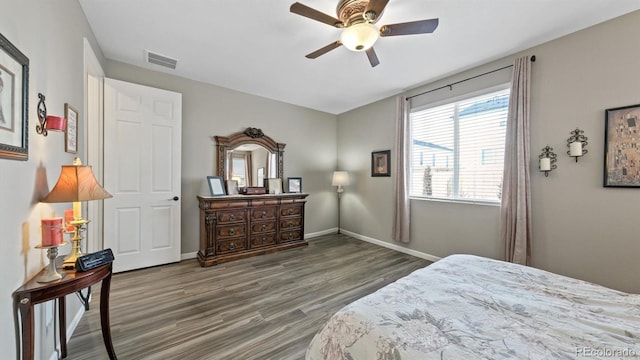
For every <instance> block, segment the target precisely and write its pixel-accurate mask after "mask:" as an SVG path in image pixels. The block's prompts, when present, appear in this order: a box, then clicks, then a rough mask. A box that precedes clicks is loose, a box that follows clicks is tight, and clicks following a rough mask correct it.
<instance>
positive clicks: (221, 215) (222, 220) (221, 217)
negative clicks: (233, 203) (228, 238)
mask: <svg viewBox="0 0 640 360" xmlns="http://www.w3.org/2000/svg"><path fill="white" fill-rule="evenodd" d="M216 217H217V219H218V224H227V223H233V222H243V221H245V219H246V218H247V211H246V210H245V209H242V210H228V211H222V210H221V211H218V212H217V213H216Z"/></svg>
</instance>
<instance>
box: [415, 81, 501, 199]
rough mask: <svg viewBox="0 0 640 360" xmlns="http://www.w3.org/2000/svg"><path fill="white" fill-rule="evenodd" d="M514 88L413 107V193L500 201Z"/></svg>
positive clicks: (442, 197) (423, 195)
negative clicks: (505, 143) (433, 105)
mask: <svg viewBox="0 0 640 360" xmlns="http://www.w3.org/2000/svg"><path fill="white" fill-rule="evenodd" d="M508 107H509V89H506V90H500V91H497V92H492V93H489V94H485V95H482V96H477V97H473V98H468V99H464V100H460V101H456V102H453V103H448V104H445V105H440V106H435V107H430V108H425V107H422V108H417V109H411V113H410V115H409V121H410V126H411V166H410V172H411V173H410V175H409V176H410V179H411V189H410V195H411V196H413V197H422V198H430V199H449V200H460V201H472V202H476V201H480V202H499V201H500V196H501V194H502V170H503V166H504V165H503V163H504V139H505V133H506V122H507V112H508Z"/></svg>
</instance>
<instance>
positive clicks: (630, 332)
mask: <svg viewBox="0 0 640 360" xmlns="http://www.w3.org/2000/svg"><path fill="white" fill-rule="evenodd" d="M584 358H607V359H612V358H613V359H627V358H638V359H640V295H636V294H627V293H623V292H619V291H615V290H612V289H608V288H605V287H602V286H598V285H595V284H591V283H587V282H584V281H580V280H576V279H572V278H568V277H564V276H560V275H557V274H553V273H549V272H546V271H543V270H539V269H535V268H531V267H525V266H520V265H515V264H511V263H506V262H502V261H498V260H492V259H487V258H483V257H478V256H473V255H451V256H448V257H446V258H444V259H442V260H440V261H438V262H436V263H434V264H431V265H429V266H427V267H425V268H423V269H420V270H417V271H415V272H413V273H412V274H410V275H408V276H406V277H404V278H402V279H400V280H398V281H396V282H394V283H392V284H389V285H388V286H386V287H384V288H382V289H380V290H378V291H377V292H375V293H373V294H371V295H368V296H366V297H363V298H361V299H359V300H357V301H355V302H353V303H351V304H349V305H347V306H346V307H344V308H343V309H341V310H340V311H339V312H337V313H336V314H335V315H334V316H333V317H332V318H331V319H330V320H329V322H328V323H327V324H326V325H325V327H324V328H323V329H322V330H321V331H320V332H318V333H317V334H316V335H315V337H314V338H313V340H312V342H311V344H310V345H309V348H308V349H307V355H306V359H307V360H319V359H325V360H329V359H331V360H332V359H345V360H347V359H348V360H359V359H361V360H374V359H380V360H408V359H415V360H425V359H455V360H458V359H584Z"/></svg>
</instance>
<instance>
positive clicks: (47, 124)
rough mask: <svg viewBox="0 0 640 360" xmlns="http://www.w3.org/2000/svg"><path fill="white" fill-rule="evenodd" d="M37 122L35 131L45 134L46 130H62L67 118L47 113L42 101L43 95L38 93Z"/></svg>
mask: <svg viewBox="0 0 640 360" xmlns="http://www.w3.org/2000/svg"><path fill="white" fill-rule="evenodd" d="M38 98H39V99H40V100H38V122H39V124H38V125H36V132H37V133H38V134H41V135H43V136H47V134H48V133H47V130H51V131H64V129H65V127H66V124H67V119H65V118H63V117H59V116H53V115H47V105H46V104H45V103H44V95H42V93H38Z"/></svg>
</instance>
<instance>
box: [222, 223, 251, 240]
mask: <svg viewBox="0 0 640 360" xmlns="http://www.w3.org/2000/svg"><path fill="white" fill-rule="evenodd" d="M246 233H247V231H246V228H245V225H244V224H237V225H228V226H217V227H216V235H217V238H218V239H224V238H230V237H238V236H245V235H246Z"/></svg>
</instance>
